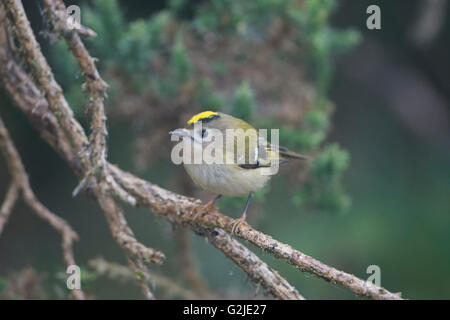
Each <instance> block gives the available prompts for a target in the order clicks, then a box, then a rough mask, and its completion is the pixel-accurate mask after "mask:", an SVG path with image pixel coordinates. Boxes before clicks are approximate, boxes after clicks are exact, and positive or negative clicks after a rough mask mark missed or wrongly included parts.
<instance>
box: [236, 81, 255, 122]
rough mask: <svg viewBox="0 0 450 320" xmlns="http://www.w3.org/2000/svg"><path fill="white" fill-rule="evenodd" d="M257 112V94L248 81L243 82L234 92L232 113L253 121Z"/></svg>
mask: <svg viewBox="0 0 450 320" xmlns="http://www.w3.org/2000/svg"><path fill="white" fill-rule="evenodd" d="M255 112H256V102H255V96H254V94H253V91H252V89H251V88H250V85H249V84H248V82H245V81H244V82H243V83H242V84H241V85H240V86H239V87H238V88H237V89H236V92H235V94H234V98H233V101H232V109H231V113H232V114H233V115H234V116H235V117H238V118H241V119H243V120H245V121H251V119H252V116H253V115H254V114H255Z"/></svg>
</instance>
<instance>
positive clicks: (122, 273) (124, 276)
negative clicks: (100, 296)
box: [88, 258, 199, 300]
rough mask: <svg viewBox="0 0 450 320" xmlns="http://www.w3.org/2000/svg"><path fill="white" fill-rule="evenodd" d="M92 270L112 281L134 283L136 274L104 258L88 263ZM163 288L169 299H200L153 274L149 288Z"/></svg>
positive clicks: (170, 280) (171, 281) (167, 279)
mask: <svg viewBox="0 0 450 320" xmlns="http://www.w3.org/2000/svg"><path fill="white" fill-rule="evenodd" d="M88 265H89V267H90V268H92V269H93V270H94V272H95V273H96V274H97V275H99V276H105V277H108V278H110V279H112V280H118V281H132V280H134V274H133V273H134V272H133V271H132V270H130V268H127V267H126V266H123V265H120V264H118V263H114V262H109V261H106V260H105V259H102V258H96V259H92V260H90V261H89V262H88ZM153 281H154V285H155V286H156V287H161V289H162V290H164V291H165V293H166V296H167V297H180V298H183V299H188V300H192V299H199V296H198V295H197V294H196V293H194V292H192V291H189V290H187V289H185V288H183V287H181V286H180V285H179V284H177V283H176V282H174V281H173V280H172V279H169V278H167V277H165V276H163V275H162V274H158V273H155V272H153V273H152V275H151V278H150V279H149V286H153Z"/></svg>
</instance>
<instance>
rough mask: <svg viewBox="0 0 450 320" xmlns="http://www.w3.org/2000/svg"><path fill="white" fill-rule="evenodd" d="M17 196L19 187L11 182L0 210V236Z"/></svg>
mask: <svg viewBox="0 0 450 320" xmlns="http://www.w3.org/2000/svg"><path fill="white" fill-rule="evenodd" d="M18 196H19V187H18V186H17V184H16V183H15V182H12V183H11V185H10V186H9V188H8V192H6V196H5V200H4V201H3V204H2V206H1V208H0V236H1V234H2V231H3V228H4V227H5V224H6V222H8V218H9V216H10V215H11V212H12V209H13V207H14V204H15V203H16V201H17V198H18Z"/></svg>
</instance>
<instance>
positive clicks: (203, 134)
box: [202, 129, 206, 138]
mask: <svg viewBox="0 0 450 320" xmlns="http://www.w3.org/2000/svg"><path fill="white" fill-rule="evenodd" d="M205 133H206V129H202V138H203V137H204V136H205Z"/></svg>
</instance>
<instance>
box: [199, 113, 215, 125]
mask: <svg viewBox="0 0 450 320" xmlns="http://www.w3.org/2000/svg"><path fill="white" fill-rule="evenodd" d="M217 118H220V116H219V115H218V114H215V115H212V116H211V117H209V118H203V119H200V120H199V121H200V122H202V123H208V122H210V121H211V120H214V119H217Z"/></svg>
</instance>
